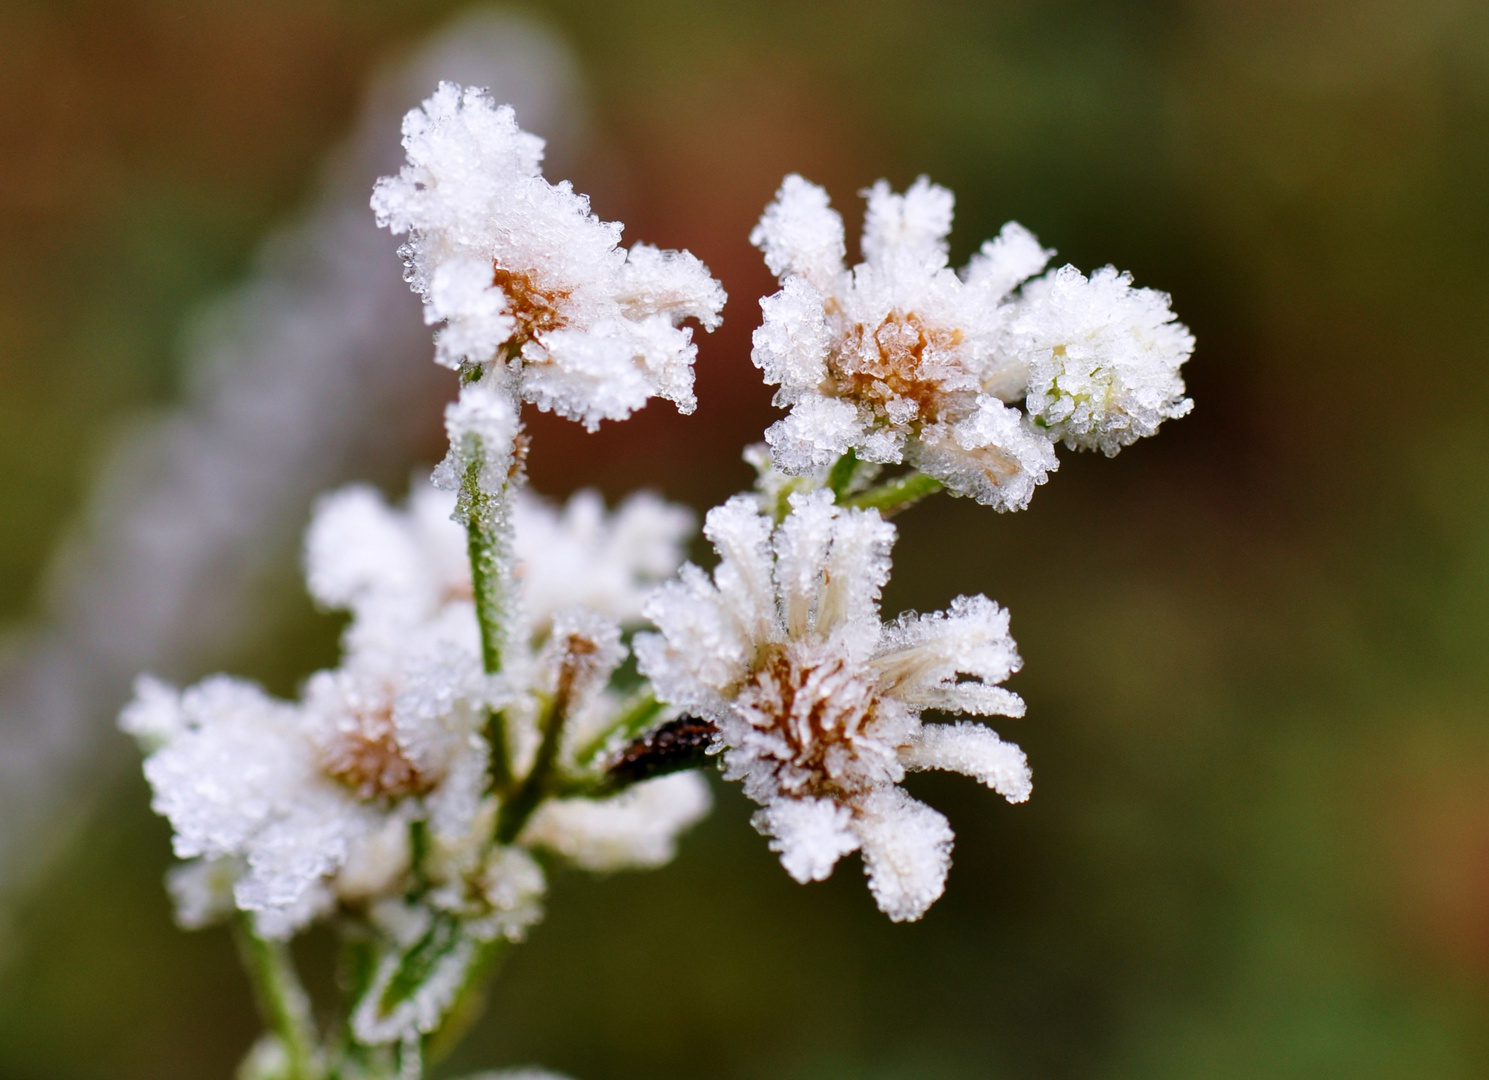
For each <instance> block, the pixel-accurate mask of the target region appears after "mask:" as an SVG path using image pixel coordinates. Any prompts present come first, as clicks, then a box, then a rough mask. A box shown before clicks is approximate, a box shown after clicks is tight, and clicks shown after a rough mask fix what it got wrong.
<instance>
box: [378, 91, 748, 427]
mask: <svg viewBox="0 0 1489 1080" xmlns="http://www.w3.org/2000/svg"><path fill="white" fill-rule="evenodd" d="M403 145H404V147H405V149H406V150H407V151H408V164H407V165H406V166H404V168H403V170H402V171H401V172H400V173H399V174H398V175H397V176H394V177H384V178H383V179H382V180H380V181H378V184H377V187H376V189H375V190H374V192H373V196H372V206H373V209H374V210H375V211H376V213H377V219H378V223H379V224H380V225H383V226H386V227H388V228H390V229H392V230H393V231H394V232H395V233H408V234H409V240H408V243H407V244H406V245H405V246H404V248H403V249H402V250H403V255H404V258H405V260H406V263H407V267H408V279H409V282H410V284H411V285H412V286H413V288H414V289H415V290H417V291H418V292H419V294H420V295H421V296H422V297H423V298H424V312H425V319H426V321H428V322H430V323H437V322H443V323H444V324H445V326H444V329H443V330H441V331H440V332H439V334H438V336H437V358H438V359H439V361H440V362H441V363H443V364H447V365H448V366H450V367H456V368H458V367H461V366H464V365H468V364H484V363H487V362H489V361H492V360H496V359H501V360H504V361H507V362H508V363H509V366H510V369H511V373H512V375H513V376H514V379H515V382H516V385H517V387H518V391H519V393H520V395H521V397H522V398H523V400H525V401H531V402H533V403H535V404H536V405H538V407H539V408H542V409H545V410H551V411H553V412H557V413H559V414H560V415H562V416H566V417H569V418H570V419H574V420H582V421H583V422H584V424H585V425H586V426H587V427H589V428H590V429H591V430H593V429H594V428H595V427H597V426H598V425H599V422H600V421H601V420H605V419H624V418H625V417H627V416H629V415H630V414H631V413H632V412H634V411H635V410H636V409H639V408H640V407H641V406H642V405H644V404H645V403H646V400H647V399H648V398H649V397H652V396H653V395H657V396H661V397H665V398H667V399H669V400H670V401H673V402H675V403H676V404H677V406H678V408H679V409H681V410H682V411H683V412H691V411H692V409H693V407H694V398H693V370H692V363H693V358H694V355H695V353H696V346H694V344H693V342H692V332H691V330H689V329H687V328H684V327H681V326H680V325H679V324H680V323H681V322H682V321H683V320H685V319H689V318H691V319H696V320H697V321H698V322H699V323H701V324H702V325H703V326H704V327H706V328H707V329H709V330H712V329H714V328H715V327H716V326H717V325H718V324H719V311H720V309H722V307H723V306H724V299H725V297H724V290H723V289H722V287H721V286H720V285H719V283H718V282H717V281H714V280H713V279H712V278H711V277H710V276H709V273H708V269H707V267H705V266H704V265H703V264H702V263H701V262H699V261H698V259H697V258H696V257H694V256H693V255H691V254H689V253H688V252H686V251H661V250H658V249H657V248H655V247H651V246H649V245H646V244H636V245H634V246H633V247H632V248H631V249H630V250H629V251H627V250H625V249H623V248H620V247H619V246H618V244H619V241H620V234H621V226H620V224H618V223H615V222H603V221H601V220H600V219H599V218H597V217H596V216H595V215H594V214H593V213H591V212H590V208H589V200H588V199H587V198H586V197H585V196H583V195H579V194H576V193H575V192H574V190H573V188H572V187H570V185H569V184H568V182H567V181H564V182H561V183H559V184H556V185H555V184H550V183H549V182H548V181H547V180H545V179H544V178H543V175H542V170H541V162H542V157H543V140H542V139H539V138H538V137H537V136H535V135H531V134H529V133H527V132H525V131H523V130H521V129H520V128H519V127H518V126H517V121H516V118H515V116H514V114H513V112H512V109H511V107H510V106H505V105H504V106H501V107H497V106H496V105H495V104H494V103H493V102H492V101H491V99H490V98H489V97H487V96H486V94H485V92H484V91H481V90H478V89H471V88H466V89H462V88H461V87H458V86H456V85H454V84H452V83H441V84H440V86H439V89H438V90H437V91H436V92H435V93H434V95H433V96H432V97H430V98H429V99H428V100H427V101H425V102H424V104H423V105H422V106H421V107H420V108H417V109H414V110H412V111H411V112H409V114H408V115H407V116H406V117H405V118H404V122H403Z"/></svg>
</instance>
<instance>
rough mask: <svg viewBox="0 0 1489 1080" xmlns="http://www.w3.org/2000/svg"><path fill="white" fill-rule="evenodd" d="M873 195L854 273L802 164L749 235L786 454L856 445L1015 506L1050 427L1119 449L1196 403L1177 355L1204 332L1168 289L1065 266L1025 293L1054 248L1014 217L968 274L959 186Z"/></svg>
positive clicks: (1046, 465) (1038, 476)
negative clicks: (766, 273) (955, 217)
mask: <svg viewBox="0 0 1489 1080" xmlns="http://www.w3.org/2000/svg"><path fill="white" fill-rule="evenodd" d="M866 194H867V196H868V211H867V213H866V215H865V218H864V231H863V241H862V250H863V256H864V261H863V262H862V263H860V264H859V265H857V266H855V267H854V268H853V269H852V270H851V271H850V270H847V269H845V267H844V263H843V257H844V251H845V245H844V234H843V222H842V218H841V217H839V216H838V214H837V212H836V211H834V210H833V209H832V207H831V206H830V205H829V203H828V198H827V193H826V192H825V191H823V190H822V189H821V188H820V187H817V186H816V185H814V184H810V183H808V182H807V181H806V180H803V179H802V178H801V177H799V176H794V175H793V176H788V177H787V178H786V180H785V183H784V184H782V186H781V189H780V191H779V192H778V193H777V196H776V200H775V202H773V203H771V205H770V206H769V207H768V208H767V209H766V212H765V215H764V217H762V218H761V220H760V224H759V225H758V226H757V227H756V228H755V231H754V232H753V233H752V234H751V236H750V240H751V242H752V243H754V244H755V245H756V246H758V247H759V248H761V249H762V251H764V253H765V261H766V264H767V265H768V266H769V267H770V269H771V271H772V272H773V273H775V274H776V275H777V276H778V277H779V278H780V279H781V290H780V291H779V292H777V293H775V294H774V295H772V296H769V297H767V298H765V299H764V300H762V301H761V308H762V309H763V312H764V321H763V323H762V324H761V326H760V328H759V329H758V330H756V332H755V348H754V352H753V354H752V355H753V359H754V361H755V364H756V366H757V367H759V368H760V369H761V370H762V371H763V372H764V373H765V378H766V381H768V382H771V383H775V384H777V385H778V386H779V390H778V391H777V392H776V404H777V405H780V406H783V407H789V408H790V410H791V412H790V414H789V415H787V416H786V417H785V418H784V419H782V420H780V421H779V422H777V423H776V424H775V425H774V426H772V427H771V429H770V430H769V431H768V432H767V433H766V439H767V441H768V442H769V443H770V445H771V449H772V452H773V457H774V459H775V462H776V465H777V467H778V468H780V469H782V470H783V471H785V472H787V473H791V474H794V475H805V474H807V473H810V472H811V471H813V470H815V469H821V468H823V467H825V466H827V465H828V464H830V463H831V462H832V461H833V460H834V459H836V458H837V457H839V456H840V455H842V454H843V453H845V452H846V451H848V450H853V451H855V453H856V454H857V456H858V457H859V458H860V459H862V460H864V461H872V462H886V463H888V462H900V461H907V462H908V463H909V464H911V465H913V466H915V467H916V468H918V469H920V470H921V471H922V472H924V473H926V474H928V475H930V476H933V477H935V478H936V479H938V480H940V481H942V482H943V483H944V484H945V485H946V487H947V488H948V489H949V490H951V491H952V492H953V493H955V494H959V495H970V496H972V497H974V498H976V499H977V500H978V501H979V502H982V503H985V504H988V505H990V506H994V507H996V508H998V509H1000V510H1017V509H1021V508H1023V507H1024V506H1026V505H1028V502H1029V499H1030V498H1031V497H1032V495H1033V492H1034V488H1035V487H1037V486H1038V485H1039V484H1042V483H1044V482H1045V480H1046V479H1047V477H1048V474H1049V473H1050V472H1051V471H1053V470H1054V469H1055V468H1056V467H1057V466H1058V461H1057V459H1056V457H1055V453H1054V442H1055V441H1057V440H1059V439H1064V440H1065V441H1066V443H1067V444H1069V445H1071V446H1073V447H1077V448H1080V447H1087V446H1100V447H1101V448H1102V449H1106V450H1108V452H1115V448H1116V447H1118V446H1121V445H1126V443H1129V442H1132V441H1133V440H1134V439H1135V438H1137V437H1138V436H1139V435H1145V434H1151V433H1152V431H1153V430H1154V429H1155V428H1156V427H1157V425H1158V422H1159V421H1160V420H1161V419H1164V418H1166V417H1172V416H1180V415H1182V414H1183V413H1184V412H1185V411H1187V409H1188V404H1187V399H1183V383H1182V381H1181V380H1180V379H1179V377H1178V369H1179V366H1180V364H1182V363H1183V362H1184V360H1185V359H1187V358H1188V355H1189V352H1190V350H1191V349H1192V348H1193V339H1192V338H1191V337H1189V334H1188V331H1187V330H1185V329H1184V327H1183V326H1182V325H1179V324H1177V323H1174V322H1173V314H1172V312H1170V311H1169V309H1168V298H1167V296H1165V295H1164V294H1162V293H1155V292H1151V291H1149V290H1136V289H1131V287H1130V285H1131V281H1130V279H1129V278H1127V277H1126V276H1118V275H1117V274H1116V273H1115V271H1111V270H1102V271H1098V272H1097V273H1096V274H1095V275H1093V276H1092V278H1091V279H1090V280H1089V281H1088V280H1087V279H1086V278H1084V277H1082V276H1081V275H1080V274H1079V273H1078V272H1077V271H1075V270H1074V269H1072V268H1070V267H1064V268H1062V269H1060V270H1058V271H1056V272H1055V273H1053V274H1051V275H1048V276H1047V277H1045V278H1041V279H1039V280H1037V281H1035V282H1032V283H1029V284H1026V285H1024V286H1023V290H1022V293H1017V292H1016V291H1015V290H1018V289H1019V286H1020V285H1021V283H1024V282H1026V280H1027V279H1029V278H1030V277H1031V276H1032V275H1034V274H1037V273H1039V272H1040V271H1041V270H1043V269H1044V267H1045V264H1046V263H1047V262H1048V261H1049V258H1050V256H1051V255H1053V254H1054V252H1053V251H1049V250H1047V249H1045V248H1043V247H1041V246H1040V244H1039V241H1038V240H1036V239H1035V237H1034V236H1033V234H1032V233H1030V232H1029V231H1028V230H1027V229H1025V228H1023V226H1021V225H1019V224H1017V223H1016V222H1009V223H1008V224H1007V225H1005V226H1004V227H1003V229H1002V231H1001V232H1000V233H999V234H998V236H997V237H996V238H995V239H993V240H990V241H988V242H987V243H985V244H983V245H982V249H981V250H980V251H979V252H978V253H977V254H975V255H973V257H972V260H971V261H970V262H969V263H968V264H967V266H966V267H965V268H964V269H963V270H962V272H961V273H960V275H958V274H957V273H956V272H954V271H952V270H951V269H950V268H949V267H948V266H947V242H946V237H947V234H948V233H949V232H950V229H951V217H952V204H953V198H952V194H951V192H950V191H947V190H946V189H945V188H942V187H939V186H937V185H935V184H932V183H930V181H928V180H927V179H926V178H925V177H921V178H920V179H919V180H917V181H916V182H915V183H914V184H913V185H911V187H910V189H909V190H908V191H906V192H905V193H904V194H903V195H896V194H894V193H893V192H891V191H890V189H889V185H888V184H886V183H885V182H884V181H882V180H881V181H880V182H879V183H877V184H875V185H874V187H873V188H871V189H870V190H869V191H868V192H866ZM1026 393H1027V395H1028V413H1027V415H1025V413H1024V412H1023V411H1021V410H1020V409H1019V408H1018V407H1017V406H1018V404H1019V402H1020V400H1021V399H1023V398H1025V395H1026Z"/></svg>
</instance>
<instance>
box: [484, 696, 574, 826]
mask: <svg viewBox="0 0 1489 1080" xmlns="http://www.w3.org/2000/svg"><path fill="white" fill-rule="evenodd" d="M566 697H567V696H566V695H565V694H563V693H562V691H560V693H558V694H555V695H554V697H553V701H552V702H551V703H550V704H549V707H548V708H547V709H546V710H545V712H546V713H547V715H546V716H545V717H544V718H543V719H544V724H543V741H542V742H540V743H539V744H538V752H537V754H536V755H535V756H534V758H533V767H532V768H531V769H529V770H528V773H527V777H526V778H525V779H524V780H523V781H522V783H521V785H520V786H519V787H518V788H517V790H516V791H515V792H514V793H513V794H512V797H511V798H509V799H508V800H507V801H506V802H504V803H502V808H501V810H500V812H499V813H498V814H497V819H496V839H497V842H498V843H502V844H510V843H511V842H512V841H513V840H516V839H517V836H518V834H519V833H521V832H522V827H523V826H524V825H526V824H527V819H528V818H530V817H532V813H533V811H534V810H536V809H537V808H538V803H540V802H542V801H543V795H544V794H545V791H546V788H547V786H548V774H549V773H550V772H552V770H553V761H554V759H555V758H556V757H558V747H559V744H560V743H561V742H562V741H563V731H564V721H565V719H566V716H565V714H566V713H567V712H568V711H569V710H568V704H569V703H568V701H567V700H566Z"/></svg>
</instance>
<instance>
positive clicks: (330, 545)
mask: <svg viewBox="0 0 1489 1080" xmlns="http://www.w3.org/2000/svg"><path fill="white" fill-rule="evenodd" d="M454 513H455V496H454V495H453V494H451V493H449V492H446V491H441V490H437V489H435V488H433V487H431V486H429V485H428V484H425V483H423V482H416V483H415V484H414V485H413V486H412V488H411V489H410V491H409V496H408V501H407V504H406V507H405V508H403V509H394V508H393V507H390V506H389V505H388V503H387V501H386V500H385V499H384V498H383V496H382V495H381V494H380V493H379V492H378V491H376V490H375V489H373V488H371V487H368V486H366V485H361V484H358V485H353V486H351V487H347V488H343V489H342V490H340V491H336V492H333V493H331V494H330V495H326V496H324V497H322V499H321V500H320V501H319V502H318V503H317V504H316V509H315V514H314V516H313V518H312V520H311V524H310V529H309V532H308V533H307V535H306V542H305V572H306V579H307V582H308V584H309V588H310V592H311V595H312V596H313V597H315V599H316V601H317V602H318V603H319V604H320V605H321V606H323V607H325V608H327V609H331V610H345V611H349V612H351V613H352V616H353V621H352V624H351V626H350V627H349V628H348V638H347V643H348V645H349V647H352V648H353V649H356V648H362V647H369V646H373V645H376V644H377V643H379V642H395V643H396V642H397V641H399V640H401V638H402V635H403V634H404V633H405V632H406V631H407V630H408V629H409V628H410V627H415V626H418V625H420V624H422V623H425V622H427V621H429V620H431V619H433V618H434V617H435V616H436V615H437V614H438V613H439V612H440V611H441V610H442V609H444V608H445V607H446V606H448V605H450V604H456V603H468V602H469V601H470V600H471V597H472V592H471V580H470V559H469V553H468V551H467V549H466V536H465V531H464V530H463V529H461V527H460V526H459V525H458V524H456V522H455V521H454V520H453V514H454ZM693 521H694V518H693V514H692V511H690V510H688V509H686V508H685V507H681V506H678V505H676V504H674V503H669V502H666V501H665V500H663V499H660V498H658V497H657V496H655V495H652V494H649V493H646V492H642V493H639V494H636V495H632V496H631V497H629V498H628V499H626V500H625V501H624V502H622V503H621V504H620V505H619V506H617V507H616V508H615V510H613V511H609V512H607V511H606V509H605V504H604V502H603V501H602V500H601V498H600V496H599V495H598V494H597V493H595V492H593V491H580V492H577V493H576V494H574V495H573V496H572V497H571V498H570V499H569V501H568V502H567V503H565V504H563V505H562V506H561V507H559V506H554V505H553V504H551V503H549V502H548V501H546V500H544V499H542V498H540V497H538V496H536V495H533V494H532V493H531V492H530V491H529V490H528V489H526V488H524V489H522V490H521V491H520V492H518V494H517V496H516V498H515V499H514V500H513V505H512V530H513V537H512V548H513V557H514V566H513V578H514V580H515V581H516V582H517V591H518V597H517V603H516V607H517V611H516V612H514V616H515V617H516V618H517V619H518V620H519V621H520V622H521V623H522V625H523V626H524V627H525V630H526V633H527V635H528V636H530V637H535V638H537V639H542V638H543V637H546V635H547V633H548V629H549V627H550V626H551V625H552V622H553V617H554V615H555V614H556V613H557V612H559V611H561V610H563V609H564V608H569V607H575V606H581V607H584V608H587V609H588V610H590V611H593V612H595V613H597V614H600V615H603V616H606V617H608V618H611V619H614V620H615V621H617V622H619V623H621V624H622V625H623V626H634V625H636V624H637V623H638V622H640V620H641V605H642V602H643V601H644V600H645V598H646V596H647V595H648V594H649V593H650V592H651V590H652V588H653V587H655V585H656V584H657V583H658V582H659V581H661V580H663V579H664V578H666V577H667V576H668V575H669V574H671V573H672V572H673V571H675V570H676V569H677V567H678V566H679V565H681V563H682V561H683V545H684V543H685V541H686V540H687V538H688V536H689V535H691V533H692V531H693V527H694V526H693ZM466 625H468V626H469V627H470V629H471V633H472V634H474V632H475V623H474V619H473V617H472V619H471V620H469V621H468V622H467V623H466ZM519 636H520V635H519ZM472 640H474V638H472Z"/></svg>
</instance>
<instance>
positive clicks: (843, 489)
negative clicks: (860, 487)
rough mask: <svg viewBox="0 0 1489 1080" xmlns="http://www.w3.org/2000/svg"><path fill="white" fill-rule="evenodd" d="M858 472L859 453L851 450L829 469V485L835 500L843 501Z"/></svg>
mask: <svg viewBox="0 0 1489 1080" xmlns="http://www.w3.org/2000/svg"><path fill="white" fill-rule="evenodd" d="M856 472H858V455H857V454H855V453H854V452H853V451H852V450H849V451H848V452H847V453H846V454H844V455H843V456H842V457H840V458H838V459H837V460H836V461H834V462H833V463H832V468H831V469H829V470H828V471H827V486H828V488H830V489H831V491H832V497H833V501H835V502H842V501H843V499H844V497H845V496H846V495H847V494H848V489H849V488H850V487H851V486H852V484H853V475H854V474H855V473H856Z"/></svg>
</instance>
